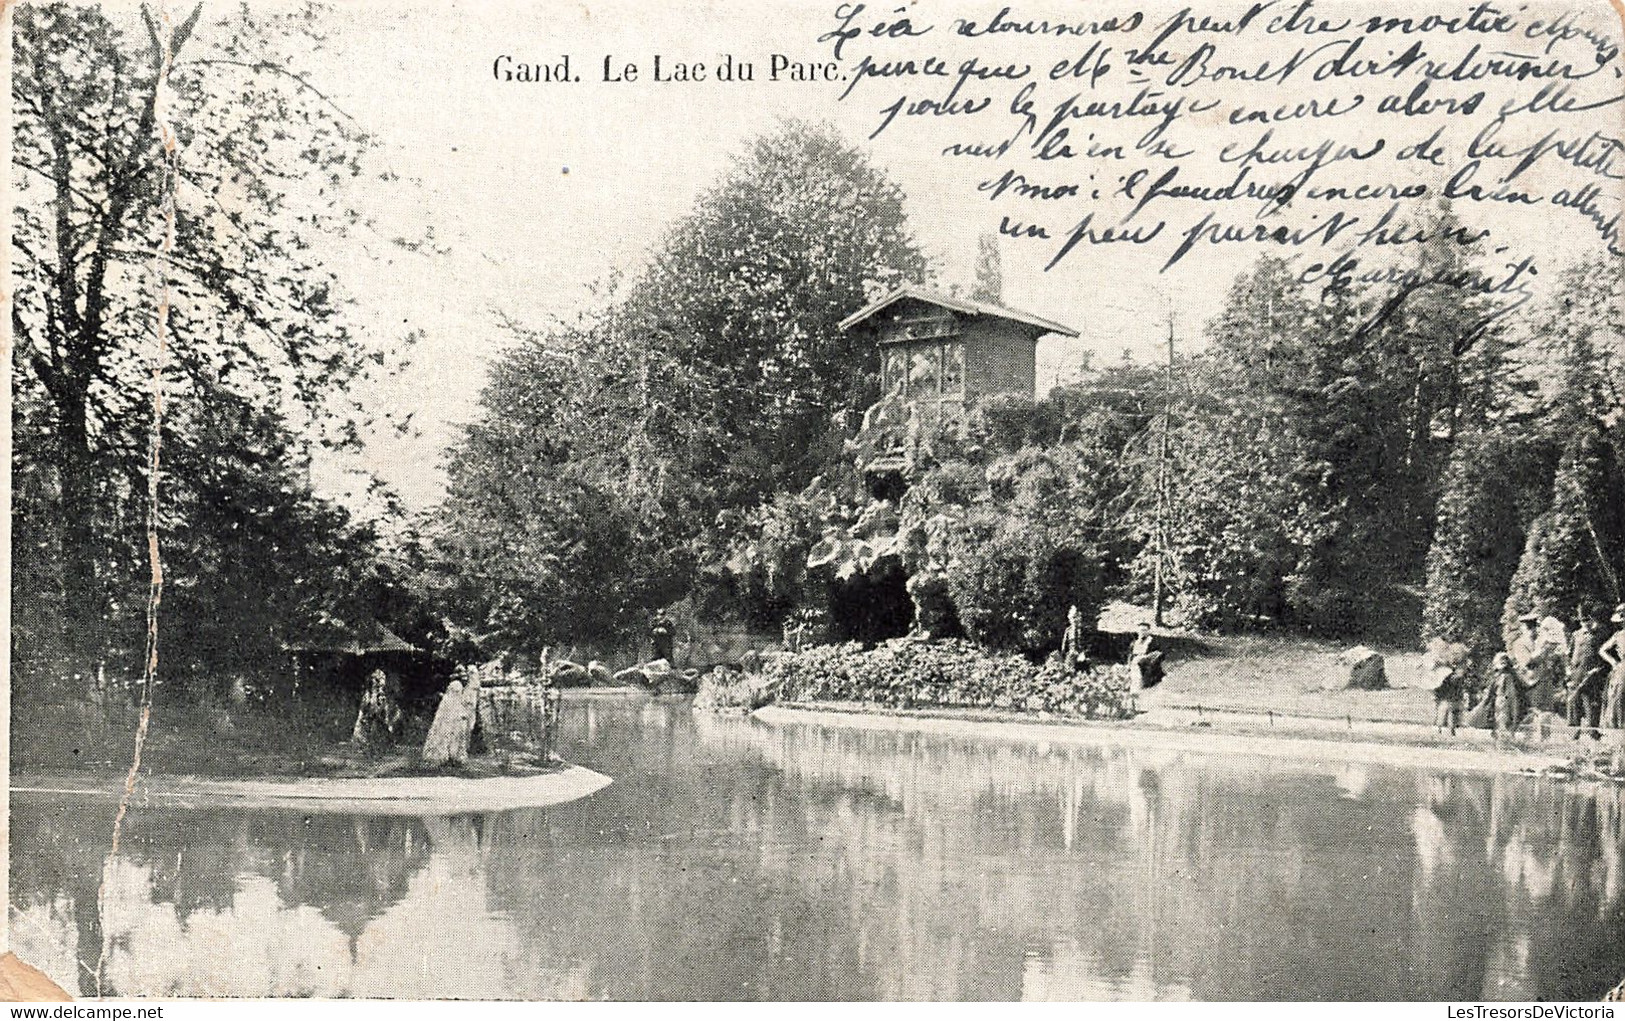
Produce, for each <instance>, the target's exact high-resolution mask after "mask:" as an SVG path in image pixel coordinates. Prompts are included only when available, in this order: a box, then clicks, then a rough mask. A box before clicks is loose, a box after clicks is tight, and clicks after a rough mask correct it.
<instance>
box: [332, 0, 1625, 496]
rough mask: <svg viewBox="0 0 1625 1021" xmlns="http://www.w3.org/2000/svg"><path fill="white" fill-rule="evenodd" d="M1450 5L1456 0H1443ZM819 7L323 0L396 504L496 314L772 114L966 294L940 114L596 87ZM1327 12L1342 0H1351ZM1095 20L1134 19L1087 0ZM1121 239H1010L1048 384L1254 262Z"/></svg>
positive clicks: (683, 192) (567, 309) (810, 92)
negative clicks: (365, 154)
mask: <svg viewBox="0 0 1625 1021" xmlns="http://www.w3.org/2000/svg"><path fill="white" fill-rule="evenodd" d="M933 4H934V5H935V6H934V7H933V6H932V5H933ZM880 6H881V7H884V8H887V9H890V8H891V5H889V4H885V5H880ZM999 6H1001V5H1000V4H979V3H962V4H961V5H960V7H959V9H960V10H967V11H971V12H972V13H975V14H977V15H979V16H981V17H987V16H989V15H990V14H991V13H992V12H993V11H995V10H997V9H998V7H999ZM1237 6H1238V5H1235V4H1229V5H1224V4H1220V5H1217V7H1216V8H1215V9H1222V10H1229V9H1230V8H1232V7H1237ZM1455 6H1463V9H1464V10H1465V9H1466V6H1465V5H1453V4H1449V3H1439V4H1438V5H1437V7H1438V8H1439V9H1440V10H1446V9H1449V10H1452V11H1454V7H1455ZM1172 7H1173V5H1169V7H1168V9H1169V10H1172ZM1525 7H1527V5H1525ZM834 8H835V4H834V3H833V2H820V3H816V4H809V3H773V4H771V5H768V4H759V3H751V4H723V3H699V4H692V3H690V4H683V5H681V6H679V5H664V4H661V5H657V4H653V3H647V2H642V3H639V2H633V0H613V2H605V3H600V2H596V0H594V2H592V3H590V4H583V3H546V4H522V3H515V2H503V0H491V2H481V3H468V2H453V3H444V2H442V3H427V2H417V0H392V2H390V3H388V4H384V3H380V2H376V0H369V2H366V3H361V2H357V0H340V2H339V3H338V5H337V7H336V8H335V9H334V10H333V12H332V13H331V14H329V15H328V16H327V17H326V21H325V24H324V29H325V30H326V31H327V45H326V47H325V49H324V50H323V51H322V52H320V53H315V54H312V55H311V59H310V61H309V68H310V76H311V80H312V81H313V82H320V83H321V87H322V88H323V89H324V91H327V92H328V93H329V94H330V95H331V96H332V97H333V100H334V102H335V103H336V104H338V105H339V106H340V107H341V108H342V109H343V110H344V111H345V112H346V113H347V114H348V115H349V116H351V117H352V118H354V120H355V121H356V123H357V124H359V125H360V126H361V127H362V128H363V129H364V130H366V131H368V132H369V133H371V134H372V135H373V136H374V138H375V141H376V148H375V150H374V152H373V153H372V159H373V160H374V162H375V163H376V164H377V165H379V166H382V167H384V168H387V170H388V171H389V172H390V174H391V175H392V176H394V177H395V178H397V179H395V180H391V181H387V182H385V181H377V180H369V181H368V182H367V185H366V187H365V188H363V189H362V190H361V191H360V192H359V193H358V194H357V195H356V196H355V198H356V201H357V202H358V203H360V205H361V206H362V208H363V209H364V210H365V211H367V212H368V213H369V215H371V216H372V217H373V218H374V219H375V221H376V226H375V228H374V229H373V231H372V232H370V233H368V234H366V235H365V236H359V237H355V238H347V239H343V240H342V241H340V242H335V243H334V245H333V246H332V249H331V252H330V255H329V260H328V261H329V263H330V265H331V267H332V268H333V270H334V271H335V273H336V274H337V275H338V277H339V279H340V280H341V281H342V282H343V284H344V286H345V287H346V289H347V290H348V292H349V293H350V294H351V296H352V297H353V298H354V299H355V301H356V305H355V309H356V316H357V320H358V322H359V323H360V324H361V326H362V328H363V330H364V331H365V333H366V334H367V335H368V336H369V338H371V339H373V340H376V341H378V342H380V343H384V344H386V345H387V344H392V343H395V342H396V341H397V340H398V339H399V338H400V337H403V336H405V335H406V334H408V333H413V332H416V333H418V334H420V336H421V340H419V341H418V343H417V344H416V345H415V347H414V348H413V349H412V351H411V358H412V364H411V367H410V368H409V369H407V370H406V371H404V372H402V373H400V374H399V375H397V376H396V377H394V378H392V379H387V380H376V381H373V382H371V383H368V384H367V385H366V386H365V387H364V389H363V391H362V392H361V397H362V398H363V400H365V401H366V402H367V403H369V404H370V405H372V406H375V407H380V408H386V407H387V408H388V409H390V410H391V411H393V412H395V413H396V414H397V415H403V414H406V413H411V415H412V422H413V429H412V430H411V431H410V432H409V433H408V434H407V435H404V436H401V435H395V434H394V433H393V432H391V431H389V430H382V431H380V432H378V433H377V434H375V435H374V436H372V437H371V438H370V439H369V442H368V447H367V451H366V454H365V455H364V458H363V459H362V462H361V463H363V464H364V465H365V467H367V468H369V469H370V470H372V471H374V472H376V473H377V474H378V475H379V476H380V477H382V478H383V479H384V480H385V481H386V482H387V483H389V484H390V485H391V486H392V487H394V488H395V489H396V490H397V491H398V492H399V493H400V494H401V495H402V497H403V498H404V499H405V501H406V503H407V504H408V506H410V507H414V508H425V507H429V506H432V505H433V503H434V502H435V501H436V500H437V499H438V498H439V496H440V495H441V493H442V491H443V490H442V487H443V475H442V472H441V470H440V466H439V462H440V457H441V453H442V451H443V449H444V448H445V446H446V445H447V444H448V443H450V442H451V441H452V440H453V439H454V438H455V435H456V425H457V424H458V423H460V422H466V421H468V420H469V419H470V418H471V417H472V416H473V415H474V414H475V409H476V401H477V398H478V395H479V391H480V388H481V385H482V383H483V381H484V379H485V376H486V373H487V371H488V367H489V365H490V364H491V361H492V359H493V358H495V357H497V356H498V354H499V353H500V351H501V350H502V348H503V346H504V344H505V343H506V341H507V334H506V332H505V331H504V330H503V329H502V327H501V326H500V325H499V321H500V320H501V318H502V317H509V318H512V319H513V320H515V321H518V322H520V323H525V324H528V325H538V326H540V325H545V324H546V323H547V322H549V321H551V320H552V319H553V318H554V317H557V318H569V317H570V316H572V315H573V314H575V313H576V312H577V311H579V310H581V309H582V308H584V307H585V306H586V305H587V303H589V302H591V301H592V300H594V299H593V297H592V293H591V291H590V290H589V286H590V285H591V284H592V283H593V282H595V281H600V280H603V279H605V278H606V277H607V276H608V275H609V274H611V273H612V272H613V271H615V270H617V269H619V270H628V271H633V270H635V269H636V267H637V266H638V265H639V264H640V263H641V261H642V260H643V259H644V258H646V257H647V255H648V253H649V252H650V250H651V249H652V248H653V247H654V246H655V245H656V244H657V243H658V241H659V238H660V235H661V232H662V230H663V229H664V228H665V227H666V225H668V224H670V223H671V222H672V221H673V220H675V219H676V218H678V217H680V216H682V215H683V214H684V213H685V212H686V211H687V210H689V209H690V208H691V207H692V205H693V203H694V201H695V199H696V197H697V196H698V195H699V194H700V193H701V192H702V191H703V190H704V189H706V188H707V187H709V186H711V185H713V184H715V183H717V182H718V181H719V180H720V179H721V178H722V177H723V175H724V174H725V173H726V171H727V168H728V165H729V160H730V158H731V157H732V156H733V155H734V154H736V153H739V152H741V151H742V150H743V149H744V147H745V146H746V145H747V144H748V142H749V140H750V139H752V138H753V137H756V136H758V135H760V134H762V133H764V132H767V131H770V130H771V129H772V128H773V126H774V124H775V123H776V121H777V119H778V118H781V117H788V116H799V117H811V118H820V119H828V120H830V121H832V122H833V123H834V124H836V125H837V126H838V127H839V128H840V129H841V130H842V131H843V132H844V133H846V134H847V135H848V137H849V138H851V139H852V140H853V141H854V142H855V143H858V144H861V145H862V146H863V147H864V148H865V149H866V151H867V152H868V153H869V155H870V157H871V158H872V160H873V162H874V163H876V164H877V165H878V166H880V167H881V168H883V169H884V170H885V171H886V172H887V173H888V174H889V175H891V176H892V177H893V178H894V179H895V180H897V181H898V182H899V183H900V184H901V185H902V187H903V189H904V191H905V193H906V195H907V201H908V209H909V218H910V226H911V228H912V229H913V230H914V232H915V234H916V236H917V237H918V239H919V240H920V241H921V242H922V244H923V245H924V247H925V248H926V250H927V251H928V252H929V253H930V254H931V255H933V256H934V257H935V258H936V259H937V260H938V266H939V275H938V283H939V284H941V285H943V286H947V285H950V284H955V283H958V284H964V285H968V284H969V283H970V281H971V279H972V277H973V263H974V258H975V253H976V247H977V238H978V236H979V235H981V234H984V233H989V232H992V231H994V230H996V228H997V225H998V222H999V218H998V210H999V209H1000V208H1001V207H998V206H995V205H993V204H990V203H989V202H988V201H987V200H986V199H985V198H983V197H979V196H978V194H977V191H976V184H977V183H978V182H979V181H980V180H982V179H983V178H984V177H985V176H986V165H985V164H982V165H977V164H975V163H965V162H959V163H955V162H951V161H948V160H945V159H944V158H942V157H941V156H939V155H938V154H939V153H940V151H941V146H942V144H943V142H944V140H951V139H953V138H955V137H957V136H955V135H954V134H953V131H954V130H955V127H954V126H953V125H951V124H941V123H930V124H924V123H909V124H905V125H902V126H899V127H895V128H894V129H888V131H887V132H885V133H884V134H882V135H881V137H880V138H878V139H876V140H875V141H873V142H865V141H864V137H865V136H866V135H868V134H869V132H870V131H872V130H873V128H874V127H875V125H876V123H877V112H878V106H879V101H880V100H881V99H882V93H880V92H878V91H873V90H871V91H868V92H864V91H862V90H860V91H858V92H857V93H855V94H854V96H853V97H852V98H851V99H849V100H847V101H844V102H843V101H840V100H838V98H837V96H838V93H839V90H840V89H842V88H844V86H843V85H842V84H840V83H825V82H817V83H793V82H779V83H771V84H770V83H765V82H762V81H760V80H759V81H758V82H756V83H754V84H752V85H749V86H747V85H742V84H739V83H731V84H730V83H723V82H705V83H695V84H689V85H677V84H654V83H648V82H644V83H640V84H627V83H606V82H603V81H601V80H600V79H601V77H602V73H601V71H602V67H601V65H602V61H603V59H604V57H605V56H606V55H610V56H611V57H613V58H614V59H615V60H616V61H617V62H622V61H632V62H637V63H640V64H641V65H643V67H644V68H645V72H644V73H645V75H647V73H648V70H647V69H648V65H649V58H650V57H651V55H653V54H655V53H659V54H662V55H664V56H665V57H666V59H667V60H668V62H669V61H673V60H679V59H691V60H703V61H706V62H708V63H715V62H716V60H717V59H718V56H719V55H720V54H724V53H732V54H734V55H735V56H736V59H749V60H753V61H754V62H755V63H756V65H757V67H758V78H759V79H760V77H761V76H762V74H763V69H764V68H765V65H766V63H767V60H768V56H769V54H771V53H774V52H782V53H785V54H787V55H789V56H791V57H792V58H797V59H801V58H805V59H820V58H822V59H827V54H828V45H827V44H820V43H819V42H817V39H818V36H819V35H820V34H821V33H823V32H824V31H826V30H827V29H829V28H830V27H832V26H833V24H834V19H833V18H832V14H831V12H832V11H833V10H834ZM1342 8H1344V9H1349V10H1353V9H1355V8H1354V7H1352V6H1351V5H1350V3H1349V0H1342ZM908 9H909V10H911V11H912V12H913V13H914V14H915V15H916V16H919V17H922V18H930V17H943V16H945V15H946V14H947V12H948V10H949V8H948V6H947V5H946V4H943V3H938V2H936V0H926V4H925V6H923V7H922V6H919V5H918V4H915V3H911V4H909V5H908ZM1034 9H1035V10H1036V9H1037V7H1036V6H1035V8H1034ZM1047 9H1048V10H1050V12H1051V14H1052V16H1064V15H1066V14H1068V12H1070V14H1071V15H1076V13H1077V11H1078V10H1079V8H1078V5H1076V4H1058V3H1052V4H1049V5H1047ZM1089 9H1090V10H1091V11H1095V10H1099V11H1102V12H1104V11H1108V10H1114V9H1122V10H1125V11H1126V10H1130V9H1132V8H1131V7H1129V6H1127V5H1123V4H1110V3H1102V4H1098V5H1093V4H1092V5H1089ZM1333 9H1338V7H1337V5H1336V4H1335V3H1334V4H1333ZM1361 9H1363V8H1361ZM1553 9H1554V10H1555V9H1557V8H1556V6H1554V7H1553ZM1156 10H1159V11H1160V10H1162V9H1161V8H1156ZM933 12H934V13H933ZM1458 13H1459V12H1458ZM1047 45H1049V46H1051V47H1053V46H1054V45H1055V44H1054V43H1053V42H1050V43H1048V44H1047ZM1045 52H1048V51H1045ZM564 54H569V56H570V60H571V71H572V73H573V74H575V75H579V76H580V77H581V79H582V80H581V81H579V82H575V83H571V84H568V85H562V84H558V83H517V82H502V81H498V80H495V79H494V78H493V74H492V68H493V62H494V61H495V60H496V58H497V57H499V56H501V55H509V56H511V57H513V59H514V60H515V61H523V62H531V63H541V64H556V63H557V62H558V60H559V59H560V58H561V56H562V55H564ZM866 84H867V83H866ZM1284 98H1290V97H1289V96H1288V97H1284ZM1619 109H1620V107H1615V108H1613V110H1611V111H1609V115H1610V116H1609V118H1608V119H1606V121H1605V123H1608V124H1613V125H1615V130H1616V132H1617V125H1618V122H1619V117H1617V116H1612V115H1613V114H1614V113H1616V112H1618V111H1619ZM942 120H946V118H945V119H942ZM1283 130H1284V129H1283ZM1002 208H1008V207H1002ZM1484 215H1485V216H1488V217H1492V218H1499V219H1496V223H1497V224H1498V228H1497V229H1498V230H1500V231H1501V232H1502V234H1504V235H1505V236H1509V237H1515V238H1521V239H1524V240H1525V241H1527V243H1529V244H1530V245H1532V246H1534V247H1535V248H1537V249H1539V250H1541V251H1543V252H1544V251H1554V252H1564V253H1567V252H1588V251H1591V250H1594V240H1595V239H1594V238H1593V237H1590V236H1588V232H1587V231H1586V230H1585V229H1584V227H1583V225H1581V224H1580V223H1579V222H1578V220H1577V219H1575V218H1573V217H1569V218H1556V217H1552V216H1550V215H1546V216H1539V215H1534V216H1530V215H1524V216H1522V217H1521V218H1520V216H1519V215H1518V214H1517V211H1513V212H1511V213H1508V212H1506V211H1504V210H1500V209H1487V210H1485V213H1484ZM425 231H429V232H432V234H433V237H434V239H435V245H434V246H432V247H431V248H425V249H422V250H420V251H417V252H412V251H408V250H405V249H403V248H401V247H399V246H397V245H394V244H391V243H390V239H391V238H393V237H396V236H401V237H420V236H422V235H423V234H424V232H425ZM1537 236H1538V241H1537V240H1536V238H1537ZM1123 248H1124V246H1121V245H1117V246H1109V245H1102V246H1097V247H1094V248H1087V249H1086V250H1085V249H1082V248H1080V250H1079V251H1077V252H1074V253H1073V255H1072V256H1070V257H1069V258H1068V259H1067V260H1066V261H1065V263H1064V264H1062V265H1061V266H1058V267H1057V268H1056V269H1055V270H1053V271H1051V272H1044V271H1043V270H1042V267H1041V263H1042V261H1043V258H1042V257H1041V256H1040V253H1039V251H1038V250H1037V249H1036V248H1035V247H1033V246H1027V245H1022V244H1019V243H1013V242H1005V243H1004V245H1003V252H1004V281H1005V294H1004V298H1005V302H1006V303H1007V304H1010V305H1013V306H1015V307H1018V308H1023V309H1027V310H1030V311H1032V312H1035V313H1038V314H1040V315H1043V316H1046V317H1048V318H1051V319H1055V320H1058V321H1060V322H1063V323H1066V324H1068V325H1070V326H1073V327H1074V328H1076V329H1078V330H1079V331H1080V333H1081V334H1082V335H1081V337H1080V338H1078V339H1077V340H1069V341H1046V342H1045V344H1044V345H1043V346H1042V348H1041V351H1040V359H1041V370H1040V376H1041V386H1042V385H1043V384H1044V383H1045V382H1047V381H1051V380H1054V379H1056V378H1058V377H1061V376H1064V375H1066V374H1067V373H1068V372H1069V371H1071V370H1072V369H1073V368H1075V367H1076V365H1077V364H1078V363H1079V360H1080V358H1081V357H1084V356H1085V355H1087V356H1090V357H1092V358H1093V360H1094V361H1095V363H1096V364H1102V363H1107V362H1111V361H1115V360H1116V359H1118V358H1120V357H1122V356H1123V353H1124V352H1125V351H1127V352H1129V353H1130V354H1131V355H1132V356H1134V357H1137V358H1158V357H1162V356H1163V354H1164V352H1165V350H1166V347H1165V345H1166V341H1167V332H1168V327H1169V316H1170V314H1171V315H1172V316H1173V326H1174V330H1175V333H1176V335H1177V336H1178V338H1179V342H1180V343H1181V344H1184V345H1188V346H1190V347H1195V346H1197V345H1199V344H1200V331H1201V327H1202V324H1203V323H1205V322H1206V321H1207V320H1208V319H1209V318H1210V317H1211V316H1212V315H1213V314H1214V312H1215V311H1216V310H1217V309H1218V308H1219V306H1220V305H1221V303H1222V301H1223V298H1224V295H1225V293H1226V291H1227V289H1228V288H1229V287H1230V285H1231V283H1232V282H1233V280H1234V279H1235V277H1236V276H1237V275H1238V274H1239V273H1240V272H1242V271H1243V270H1245V269H1246V267H1247V266H1248V265H1249V264H1250V263H1251V262H1252V260H1253V259H1255V258H1256V257H1257V256H1258V255H1259V254H1261V250H1260V249H1259V248H1256V247H1251V246H1246V247H1241V248H1238V249H1237V250H1236V251H1235V252H1234V253H1233V254H1231V253H1226V254H1225V255H1224V256H1222V257H1202V258H1191V259H1187V260H1185V261H1184V262H1183V263H1181V264H1180V265H1178V266H1175V267H1174V268H1173V269H1172V270H1170V271H1169V272H1167V273H1163V274H1159V273H1157V271H1156V270H1157V266H1158V264H1159V263H1160V262H1161V255H1159V256H1158V257H1156V258H1155V259H1153V258H1151V256H1150V255H1149V253H1140V252H1137V251H1129V252H1125V251H1123V250H1122V249H1123ZM1165 254H1166V252H1163V253H1162V255H1165ZM1044 257H1047V253H1045V256H1044ZM341 468H342V465H339V464H327V465H324V466H323V469H322V471H321V472H320V478H321V479H322V485H323V487H324V488H326V489H328V490H329V491H330V492H331V494H332V495H340V496H342V495H343V493H344V491H345V490H347V489H352V488H354V482H355V480H354V479H351V478H347V477H346V476H345V475H344V473H343V472H342V471H341V470H340V469H341Z"/></svg>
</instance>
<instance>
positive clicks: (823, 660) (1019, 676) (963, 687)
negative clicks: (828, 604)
mask: <svg viewBox="0 0 1625 1021" xmlns="http://www.w3.org/2000/svg"><path fill="white" fill-rule="evenodd" d="M762 678H763V683H764V685H765V686H766V687H767V688H770V689H771V690H774V691H776V692H777V693H778V697H779V700H780V701H781V702H787V703H795V702H802V703H805V702H864V703H869V704H871V705H879V706H886V707H888V708H896V709H909V708H931V707H935V708H945V709H946V708H958V709H1017V710H1024V711H1028V712H1048V713H1054V714H1056V715H1062V716H1078V717H1096V718H1109V719H1121V718H1124V717H1127V716H1128V715H1129V695H1128V692H1129V684H1128V676H1127V673H1126V671H1125V670H1124V669H1123V668H1122V667H1116V666H1112V667H1102V668H1097V669H1096V670H1095V672H1094V673H1089V674H1072V673H1068V672H1066V670H1065V669H1064V668H1063V667H1062V666H1061V665H1060V664H1059V663H1057V662H1054V661H1051V662H1048V663H1045V664H1044V665H1042V666H1035V665H1033V664H1032V663H1030V662H1028V661H1027V660H1026V659H1024V658H1022V657H1021V656H1016V655H1009V654H1001V653H995V652H989V651H987V650H985V649H982V648H979V647H978V646H976V645H975V644H973V643H971V642H968V641H963V640H957V639H955V640H948V641H940V642H922V641H919V640H916V639H907V638H902V639H897V640H894V641H890V642H884V643H882V644H880V645H877V646H875V647H874V648H873V649H869V650H865V649H863V647H861V646H859V645H857V644H856V643H847V644H845V645H821V646H814V647H812V648H809V649H805V650H803V651H802V652H799V653H795V654H786V655H781V656H776V657H774V658H773V659H771V660H770V661H769V662H768V663H767V664H766V665H765V666H764V668H763V671H762Z"/></svg>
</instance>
